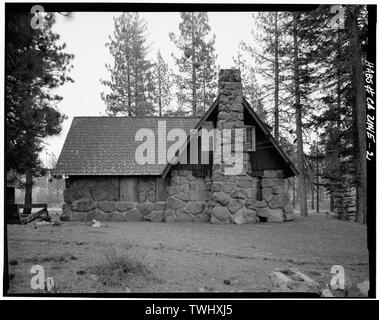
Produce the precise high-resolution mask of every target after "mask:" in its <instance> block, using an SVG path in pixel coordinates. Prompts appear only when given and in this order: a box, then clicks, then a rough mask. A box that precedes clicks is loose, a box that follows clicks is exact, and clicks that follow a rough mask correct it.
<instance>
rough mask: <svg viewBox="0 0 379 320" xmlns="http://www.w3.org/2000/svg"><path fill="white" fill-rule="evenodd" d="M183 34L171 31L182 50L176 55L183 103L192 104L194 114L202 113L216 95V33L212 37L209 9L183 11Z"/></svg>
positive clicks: (173, 38) (176, 43) (179, 90)
mask: <svg viewBox="0 0 379 320" xmlns="http://www.w3.org/2000/svg"><path fill="white" fill-rule="evenodd" d="M181 18H182V21H181V23H180V24H179V31H180V34H179V36H176V35H175V34H174V33H173V32H171V33H170V35H169V36H170V39H171V40H172V41H173V42H174V44H175V45H176V46H177V47H178V49H179V50H180V51H181V56H180V57H175V56H173V57H174V59H175V63H176V65H177V66H178V71H179V74H178V75H177V76H176V83H177V84H178V94H177V96H178V100H179V103H180V104H181V105H183V106H187V105H190V106H191V107H192V114H193V115H197V114H201V113H202V112H203V111H205V110H204V109H205V108H207V107H209V105H210V103H211V102H212V100H213V99H214V97H215V94H216V76H217V75H216V72H217V70H216V67H215V60H216V54H215V52H214V43H215V36H214V35H213V36H210V31H211V28H210V26H209V24H208V14H207V13H206V12H182V13H181Z"/></svg>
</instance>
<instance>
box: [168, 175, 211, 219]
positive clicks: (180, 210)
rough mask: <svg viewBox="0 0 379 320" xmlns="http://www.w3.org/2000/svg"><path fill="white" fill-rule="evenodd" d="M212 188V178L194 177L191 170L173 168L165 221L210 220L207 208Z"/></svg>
mask: <svg viewBox="0 0 379 320" xmlns="http://www.w3.org/2000/svg"><path fill="white" fill-rule="evenodd" d="M199 180H200V181H199ZM201 185H203V187H204V188H202V189H200V188H201ZM210 188H211V183H210V178H197V177H194V176H193V175H192V171H191V170H174V169H173V170H171V178H170V185H169V186H168V187H167V209H166V212H165V222H208V221H209V219H210V217H209V214H208V213H207V211H206V210H205V209H206V203H207V201H208V198H209V191H210Z"/></svg>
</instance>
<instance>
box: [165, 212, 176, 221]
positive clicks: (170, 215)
mask: <svg viewBox="0 0 379 320" xmlns="http://www.w3.org/2000/svg"><path fill="white" fill-rule="evenodd" d="M164 222H167V223H172V222H175V213H174V212H173V211H172V210H166V211H165V213H164Z"/></svg>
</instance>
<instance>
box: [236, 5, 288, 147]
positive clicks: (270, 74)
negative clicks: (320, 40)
mask: <svg viewBox="0 0 379 320" xmlns="http://www.w3.org/2000/svg"><path fill="white" fill-rule="evenodd" d="M253 19H254V27H253V30H252V42H251V43H250V44H249V43H243V44H242V48H243V50H244V51H245V52H246V53H248V54H249V55H250V56H251V57H252V58H253V59H254V61H255V65H256V66H257V68H256V72H257V73H259V74H261V75H262V76H263V79H264V84H263V86H262V88H261V89H262V91H263V92H265V95H262V103H263V104H264V105H265V107H266V109H267V110H266V111H267V115H268V119H267V120H268V123H269V124H270V125H272V127H273V128H274V137H275V138H276V139H277V140H280V139H281V138H282V137H281V135H280V128H281V127H282V128H285V127H286V126H289V125H288V124H289V123H290V122H291V121H290V120H289V116H288V113H291V115H293V114H292V113H293V112H291V106H292V101H291V95H290V94H289V93H290V90H289V88H290V87H291V81H292V80H290V79H288V77H289V76H290V75H291V74H292V70H291V66H290V65H289V64H288V61H286V58H288V57H289V56H290V52H289V48H291V47H292V45H291V43H290V42H289V39H290V37H288V36H287V37H286V35H287V34H288V30H287V29H288V20H289V16H288V13H287V14H286V13H284V12H260V13H255V14H253ZM257 44H258V45H257ZM279 111H280V112H279ZM283 135H284V132H283V133H282V136H283Z"/></svg>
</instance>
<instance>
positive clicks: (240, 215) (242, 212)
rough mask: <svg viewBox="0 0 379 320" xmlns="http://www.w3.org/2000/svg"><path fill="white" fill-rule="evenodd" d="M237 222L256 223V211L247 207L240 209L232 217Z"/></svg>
mask: <svg viewBox="0 0 379 320" xmlns="http://www.w3.org/2000/svg"><path fill="white" fill-rule="evenodd" d="M232 220H233V222H234V223H235V224H246V223H256V222H257V218H256V215H255V211H254V210H251V209H247V208H241V209H239V210H238V211H237V212H236V213H235V214H234V215H233V218H232Z"/></svg>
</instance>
